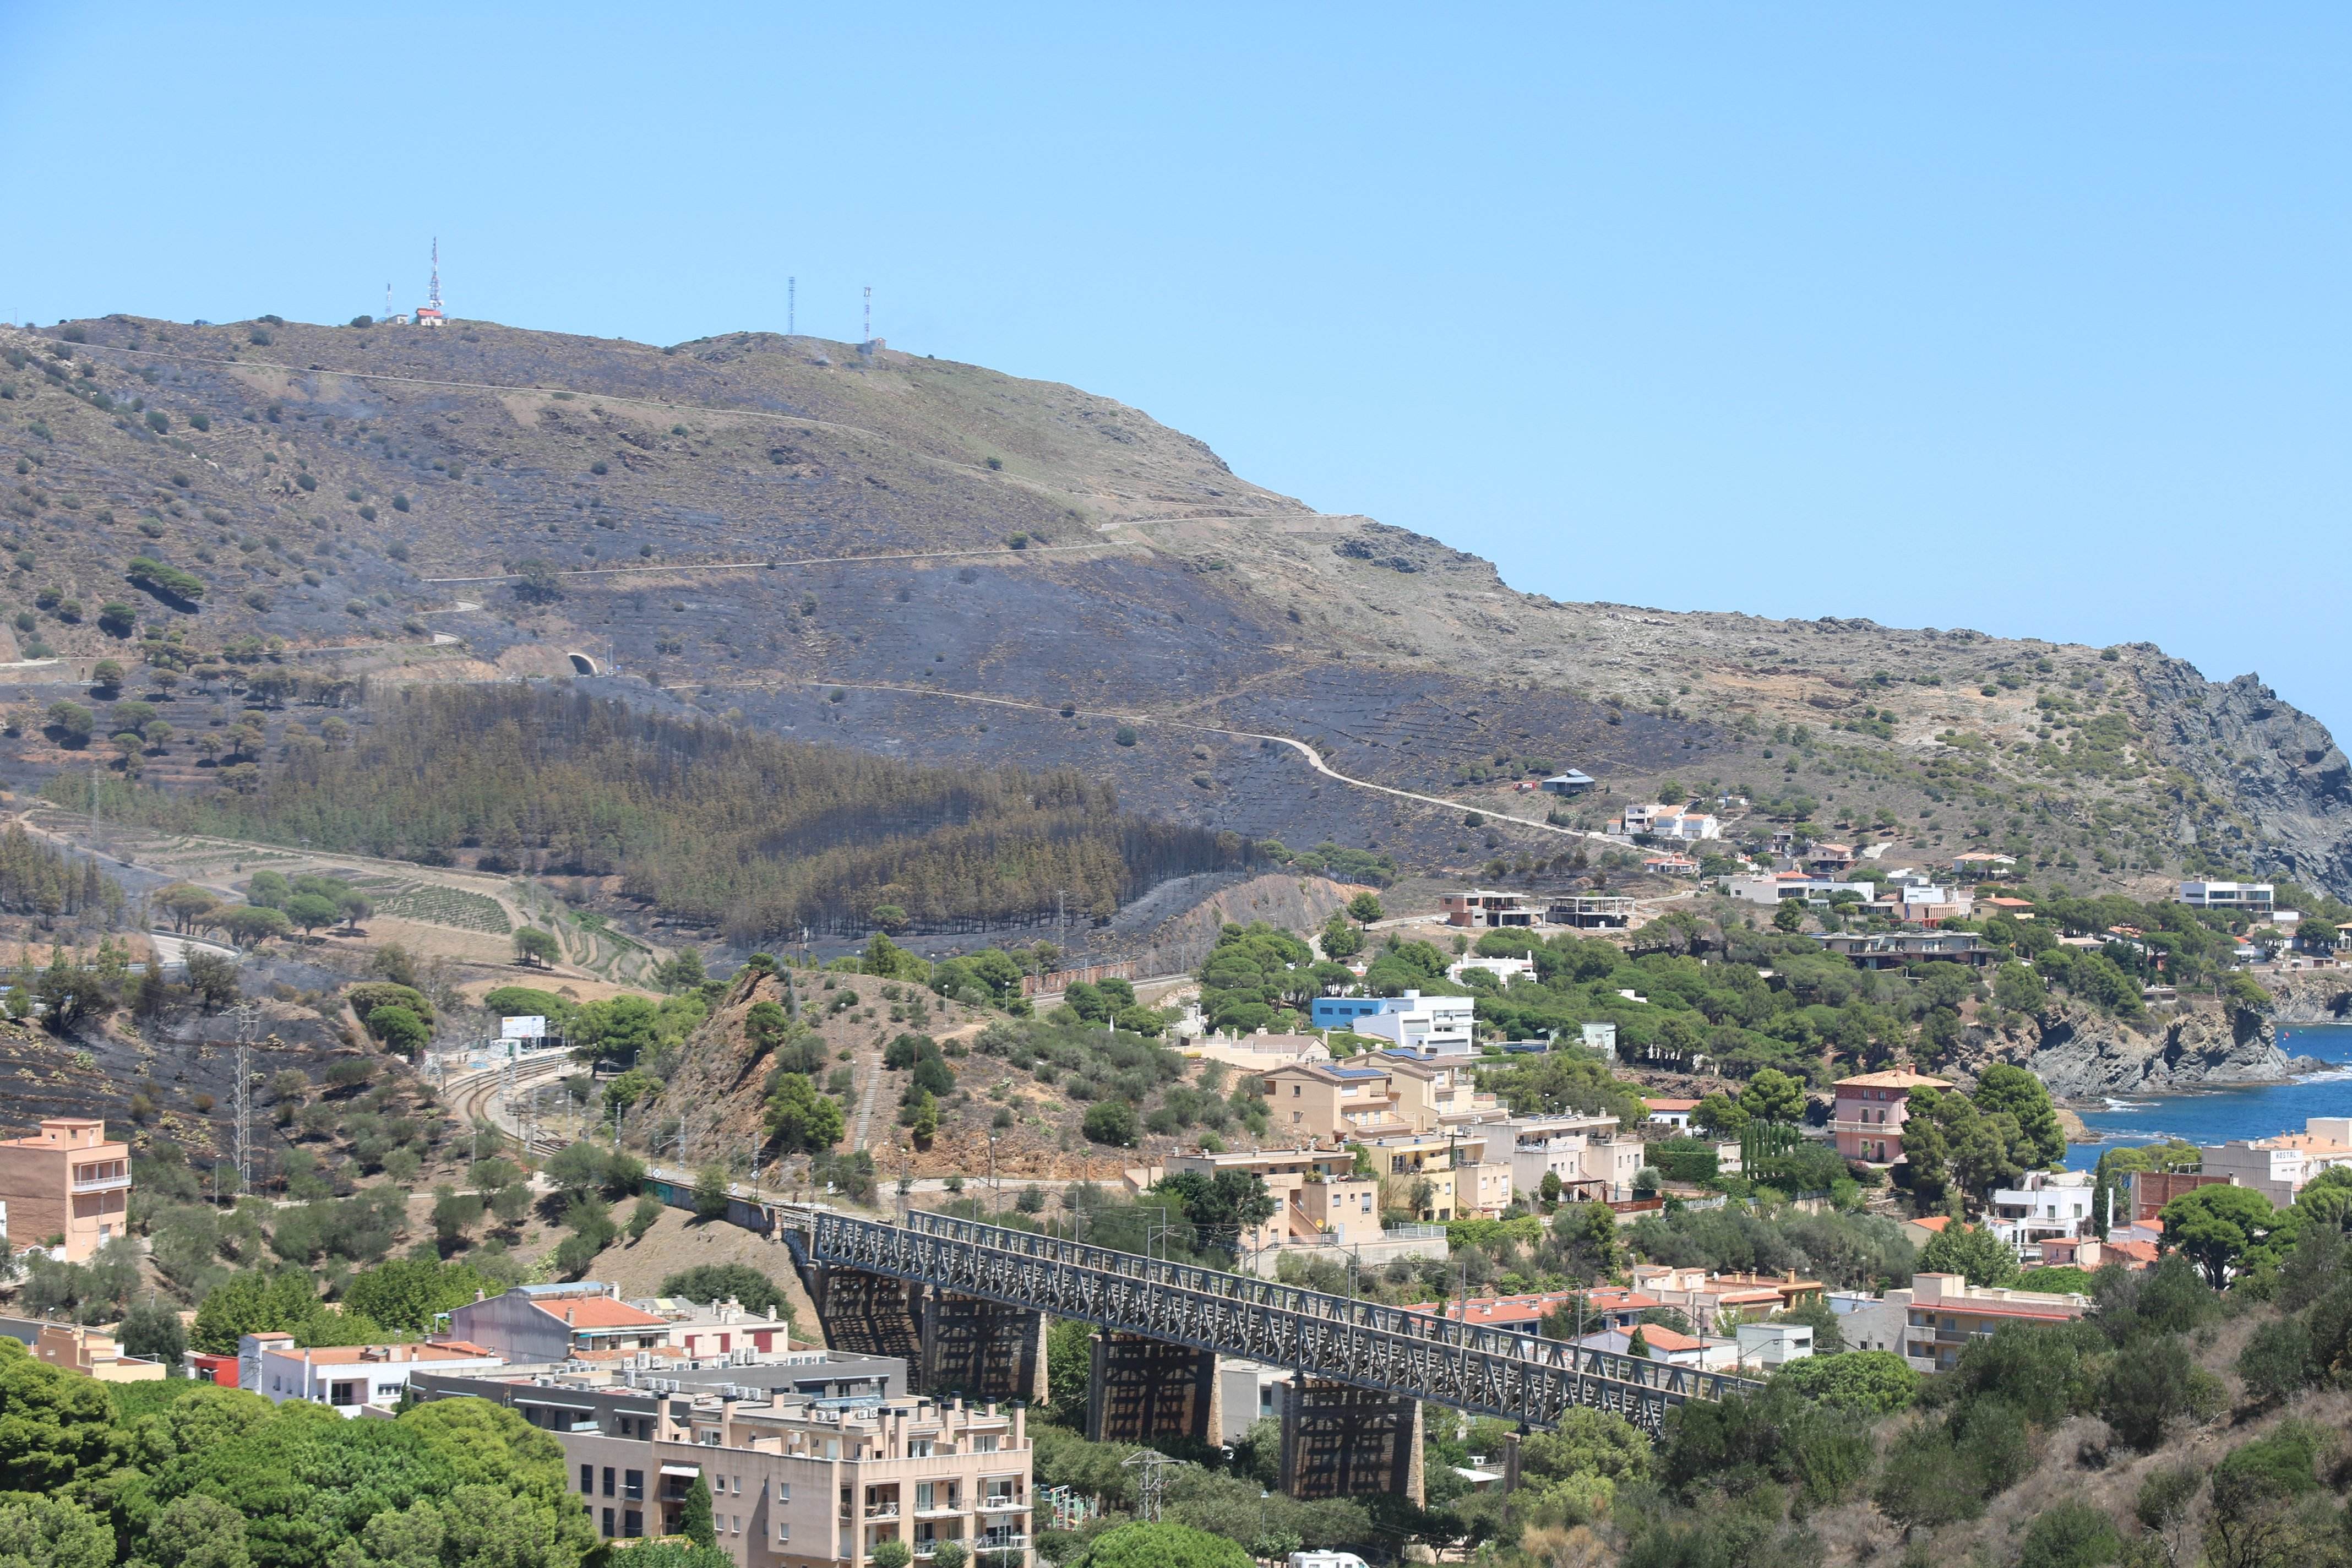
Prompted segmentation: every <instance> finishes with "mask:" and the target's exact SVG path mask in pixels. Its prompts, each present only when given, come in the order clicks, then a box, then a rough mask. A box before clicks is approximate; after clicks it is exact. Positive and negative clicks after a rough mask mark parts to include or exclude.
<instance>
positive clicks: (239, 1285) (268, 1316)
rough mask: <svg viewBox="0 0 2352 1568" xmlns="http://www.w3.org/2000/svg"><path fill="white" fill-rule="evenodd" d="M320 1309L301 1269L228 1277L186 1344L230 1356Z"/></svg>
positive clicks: (1, 1348)
mask: <svg viewBox="0 0 2352 1568" xmlns="http://www.w3.org/2000/svg"><path fill="white" fill-rule="evenodd" d="M321 1310H323V1307H322V1304H321V1303H320V1300H319V1291H318V1287H317V1286H315V1285H314V1284H312V1283H311V1281H310V1276H309V1275H308V1274H306V1273H304V1272H302V1271H301V1270H299V1269H293V1268H289V1269H286V1270H283V1271H282V1272H279V1273H277V1274H267V1273H263V1272H260V1271H258V1270H256V1271H254V1272H251V1273H245V1274H236V1275H231V1276H230V1277H229V1278H228V1279H224V1280H222V1281H221V1282H220V1283H219V1284H217V1285H215V1286H214V1287H213V1288H212V1289H210V1290H209V1291H207V1292H205V1299H204V1301H203V1302H202V1304H201V1305H199V1306H198V1307H197V1308H196V1321H195V1325H194V1333H192V1334H191V1335H190V1336H189V1340H190V1342H191V1343H192V1344H193V1345H194V1348H196V1349H197V1350H200V1351H205V1352H209V1353H211V1354H214V1355H230V1354H234V1353H235V1352H236V1342H237V1340H238V1339H239V1338H240V1337H241V1336H243V1335H246V1334H263V1333H293V1332H295V1331H298V1330H299V1329H300V1328H301V1327H302V1325H303V1324H305V1323H307V1322H309V1321H310V1320H311V1319H312V1318H315V1317H317V1316H318V1315H319V1313H320V1311H321ZM5 1350H6V1347H5V1345H0V1353H5Z"/></svg>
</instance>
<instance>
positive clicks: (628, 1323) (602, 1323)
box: [531, 1296, 669, 1329]
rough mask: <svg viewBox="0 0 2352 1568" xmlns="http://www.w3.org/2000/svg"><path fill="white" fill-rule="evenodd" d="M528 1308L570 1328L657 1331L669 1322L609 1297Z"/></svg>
mask: <svg viewBox="0 0 2352 1568" xmlns="http://www.w3.org/2000/svg"><path fill="white" fill-rule="evenodd" d="M531 1305H532V1306H534V1307H537V1308H538V1309H539V1310H541V1311H542V1312H545V1313H546V1314H547V1315H548V1316H549V1317H551V1318H553V1319H555V1320H556V1321H559V1322H562V1323H564V1324H565V1325H567V1326H568V1327H571V1328H574V1329H658V1328H660V1327H662V1326H663V1325H664V1324H666V1323H667V1322H668V1321H669V1320H668V1319H667V1318H659V1317H656V1316H655V1315H654V1314H653V1313H651V1312H648V1311H646V1310H643V1309H642V1308H637V1307H632V1306H630V1305H629V1304H628V1303H627V1302H626V1301H615V1300H613V1298H611V1297H610V1296H560V1297H557V1298H556V1299H555V1300H551V1301H533V1302H532V1303H531Z"/></svg>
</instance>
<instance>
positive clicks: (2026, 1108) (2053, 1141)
mask: <svg viewBox="0 0 2352 1568" xmlns="http://www.w3.org/2000/svg"><path fill="white" fill-rule="evenodd" d="M1969 1099H1970V1100H1974V1101H1975V1102H1976V1107H1977V1109H1978V1110H1979V1111H1982V1112H1983V1113H1984V1114H1986V1115H1988V1116H1993V1115H2000V1114H2002V1113H2004V1112H2005V1113H2007V1114H2008V1115H2011V1116H2013V1117H2015V1118H2016V1119H2017V1126H2018V1130H2019V1131H2021V1132H2022V1133H2023V1134H2024V1136H2025V1138H2026V1140H2027V1142H2028V1143H2029V1144H2030V1145H2031V1153H2030V1156H2029V1163H2032V1164H2034V1165H2039V1166H2046V1167H2049V1168H2051V1169H2053V1170H2054V1169H2056V1168H2057V1167H2058V1166H2060V1165H2062V1164H2063V1163H2065V1159H2066V1131H2065V1129H2063V1127H2061V1126H2059V1124H2058V1108H2057V1107H2056V1106H2055V1105H2053V1104H2052V1103H2051V1100H2050V1090H2049V1089H2048V1088H2047V1087H2046V1086H2044V1085H2043V1083H2042V1080H2041V1079H2039V1078H2037V1077H2035V1076H2034V1075H2033V1074H2032V1072H2030V1071H2028V1070H2027V1069H2026V1068H2021V1067H2012V1066H2011V1065H2010V1064H2009V1063H2007V1062H1997V1063H1995V1064H1994V1065H1992V1066H1991V1067H1989V1068H1985V1069H1984V1073H1983V1076H1981V1077H1980V1078H1979V1079H1978V1080H1977V1087H1976V1092H1975V1093H1974V1094H1972V1095H1970V1096H1969Z"/></svg>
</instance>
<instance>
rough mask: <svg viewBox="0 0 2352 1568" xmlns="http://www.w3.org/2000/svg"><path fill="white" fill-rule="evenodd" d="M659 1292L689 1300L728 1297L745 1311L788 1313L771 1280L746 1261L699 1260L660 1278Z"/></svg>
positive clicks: (726, 1298) (727, 1298) (710, 1299)
mask: <svg viewBox="0 0 2352 1568" xmlns="http://www.w3.org/2000/svg"><path fill="white" fill-rule="evenodd" d="M660 1294H662V1295H664V1296H680V1297H684V1298H685V1299H686V1300H689V1301H729V1300H731V1301H734V1302H736V1303H738V1304H739V1305H740V1306H741V1307H742V1308H743V1310H745V1311H747V1312H758V1313H760V1314H761V1315H762V1316H766V1315H768V1314H769V1313H774V1314H776V1315H778V1316H780V1317H784V1318H789V1317H791V1316H792V1308H791V1306H790V1305H789V1304H788V1303H787V1302H786V1301H785V1300H784V1293H783V1291H782V1289H778V1288H777V1285H776V1282H775V1280H774V1279H771V1278H770V1277H768V1276H767V1275H765V1274H762V1273H761V1272H760V1271H759V1270H758V1269H756V1268H752V1267H751V1265H750V1264H748V1263H702V1264H698V1265H696V1266H695V1267H694V1268H682V1269H680V1270H678V1271H677V1273H675V1274H672V1275H670V1276H669V1277H668V1278H667V1279H664V1280H663V1281H662V1282H661V1291H660Z"/></svg>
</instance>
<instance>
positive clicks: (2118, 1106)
mask: <svg viewBox="0 0 2352 1568" xmlns="http://www.w3.org/2000/svg"><path fill="white" fill-rule="evenodd" d="M2278 1042H2279V1048H2280V1049H2281V1050H2283V1051H2284V1052H2285V1053H2286V1054H2287V1055H2288V1056H2290V1057H2313V1058H2317V1059H2318V1060H2320V1061H2323V1062H2326V1063H2327V1064H2328V1067H2327V1069H2326V1071H2324V1072H2315V1073H2313V1074H2311V1075H2309V1076H2308V1077H2305V1078H2299V1079H2294V1081H2292V1082H2289V1083H2272V1084H2263V1085H2259V1086H2256V1087H2252V1088H2247V1089H2200V1090H2198V1091H2197V1092H2195V1093H2191V1094H2147V1095H2140V1096H2137V1097H2136V1098H2134V1099H2130V1100H2108V1101H2107V1103H2106V1109H2105V1110H2084V1111H2082V1112H2081V1115H2082V1118H2083V1124H2084V1126H2085V1127H2087V1128H2089V1129H2090V1130H2091V1131H2092V1132H2093V1133H2094V1134H2095V1135H2097V1136H2099V1137H2100V1138H2101V1139H2102V1142H2096V1143H2070V1144H2068V1145H2067V1147H2066V1164H2067V1168H2068V1169H2070V1170H2077V1171H2084V1170H2088V1169H2090V1168H2091V1167H2092V1166H2093V1165H2095V1164H2097V1163H2099V1156H2100V1154H2101V1153H2103V1152H2105V1151H2106V1150H2109V1149H2114V1148H2118V1147H2129V1146H2132V1145H2135V1144H2141V1143H2155V1142H2162V1141H2163V1140H2165V1139H2167V1138H2185V1139H2187V1140H2188V1141H2189V1142H2191V1143H2200V1144H2210V1143H2226V1142H2230V1141H2231V1139H2233V1138H2268V1137H2270V1136H2272V1135H2273V1134H2274V1133H2279V1132H2300V1131H2303V1121H2304V1118H2305V1117H2307V1116H2352V1025H2347V1024H2298V1025H2292V1026H2289V1025H2282V1026H2280V1027H2279V1032H2278Z"/></svg>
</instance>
